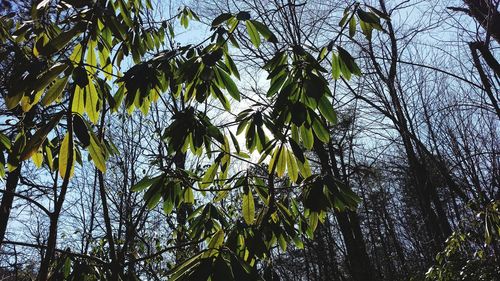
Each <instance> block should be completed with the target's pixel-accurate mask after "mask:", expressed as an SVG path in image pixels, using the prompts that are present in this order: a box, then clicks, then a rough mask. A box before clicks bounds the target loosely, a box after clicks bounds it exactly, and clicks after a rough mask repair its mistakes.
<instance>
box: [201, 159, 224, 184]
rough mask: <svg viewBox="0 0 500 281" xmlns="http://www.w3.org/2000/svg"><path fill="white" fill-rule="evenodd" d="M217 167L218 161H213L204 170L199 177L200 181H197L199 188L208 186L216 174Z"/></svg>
mask: <svg viewBox="0 0 500 281" xmlns="http://www.w3.org/2000/svg"><path fill="white" fill-rule="evenodd" d="M218 167H219V163H217V162H215V163H213V164H212V165H210V167H209V168H208V169H207V171H206V172H205V175H204V176H203V178H202V179H201V182H200V183H199V185H200V188H202V189H204V188H207V187H208V186H210V184H212V182H213V181H214V178H215V175H216V174H217V168H218Z"/></svg>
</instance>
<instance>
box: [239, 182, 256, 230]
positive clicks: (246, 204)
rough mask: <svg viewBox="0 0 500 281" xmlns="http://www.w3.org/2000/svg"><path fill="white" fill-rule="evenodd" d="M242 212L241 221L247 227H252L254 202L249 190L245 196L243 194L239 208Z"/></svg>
mask: <svg viewBox="0 0 500 281" xmlns="http://www.w3.org/2000/svg"><path fill="white" fill-rule="evenodd" d="M241 209H242V211H243V219H244V220H245V222H246V223H247V224H248V225H252V224H253V221H254V219H255V202H254V199H253V195H252V192H250V190H249V191H248V193H247V194H243V204H242V206H241Z"/></svg>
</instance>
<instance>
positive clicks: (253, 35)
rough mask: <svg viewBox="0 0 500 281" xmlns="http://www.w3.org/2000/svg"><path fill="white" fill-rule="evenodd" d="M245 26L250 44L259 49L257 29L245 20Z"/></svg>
mask: <svg viewBox="0 0 500 281" xmlns="http://www.w3.org/2000/svg"><path fill="white" fill-rule="evenodd" d="M245 25H246V26H247V32H248V36H250V41H251V42H252V44H253V45H254V46H255V47H256V48H259V46H260V35H259V33H258V31H257V28H255V25H254V24H253V23H252V21H249V20H247V21H246V22H245Z"/></svg>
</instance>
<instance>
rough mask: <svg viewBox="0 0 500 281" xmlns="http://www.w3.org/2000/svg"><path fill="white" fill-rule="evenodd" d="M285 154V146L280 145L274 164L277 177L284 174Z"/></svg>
mask: <svg viewBox="0 0 500 281" xmlns="http://www.w3.org/2000/svg"><path fill="white" fill-rule="evenodd" d="M287 154H288V153H286V149H285V147H284V146H283V145H282V146H281V149H280V152H279V156H278V163H277V165H276V173H277V174H278V177H282V176H283V174H285V170H286V162H287V161H286V158H287V156H288V155H287Z"/></svg>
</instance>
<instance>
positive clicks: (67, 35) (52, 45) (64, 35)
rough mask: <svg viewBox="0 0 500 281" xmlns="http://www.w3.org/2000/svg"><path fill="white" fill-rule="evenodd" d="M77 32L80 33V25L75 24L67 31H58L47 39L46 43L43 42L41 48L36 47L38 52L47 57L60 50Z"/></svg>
mask: <svg viewBox="0 0 500 281" xmlns="http://www.w3.org/2000/svg"><path fill="white" fill-rule="evenodd" d="M79 33H80V26H79V25H76V26H75V27H73V28H72V29H70V30H68V31H63V32H61V33H59V35H57V36H56V37H54V38H52V39H51V40H49V41H48V42H47V44H45V45H44V46H42V47H41V48H38V51H39V52H40V54H42V55H44V56H46V57H48V56H50V55H51V54H53V53H55V52H57V51H59V50H61V49H62V48H63V47H64V46H66V44H68V43H69V42H70V41H71V40H72V39H73V38H74V37H75V36H76V35H78V34H79Z"/></svg>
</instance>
